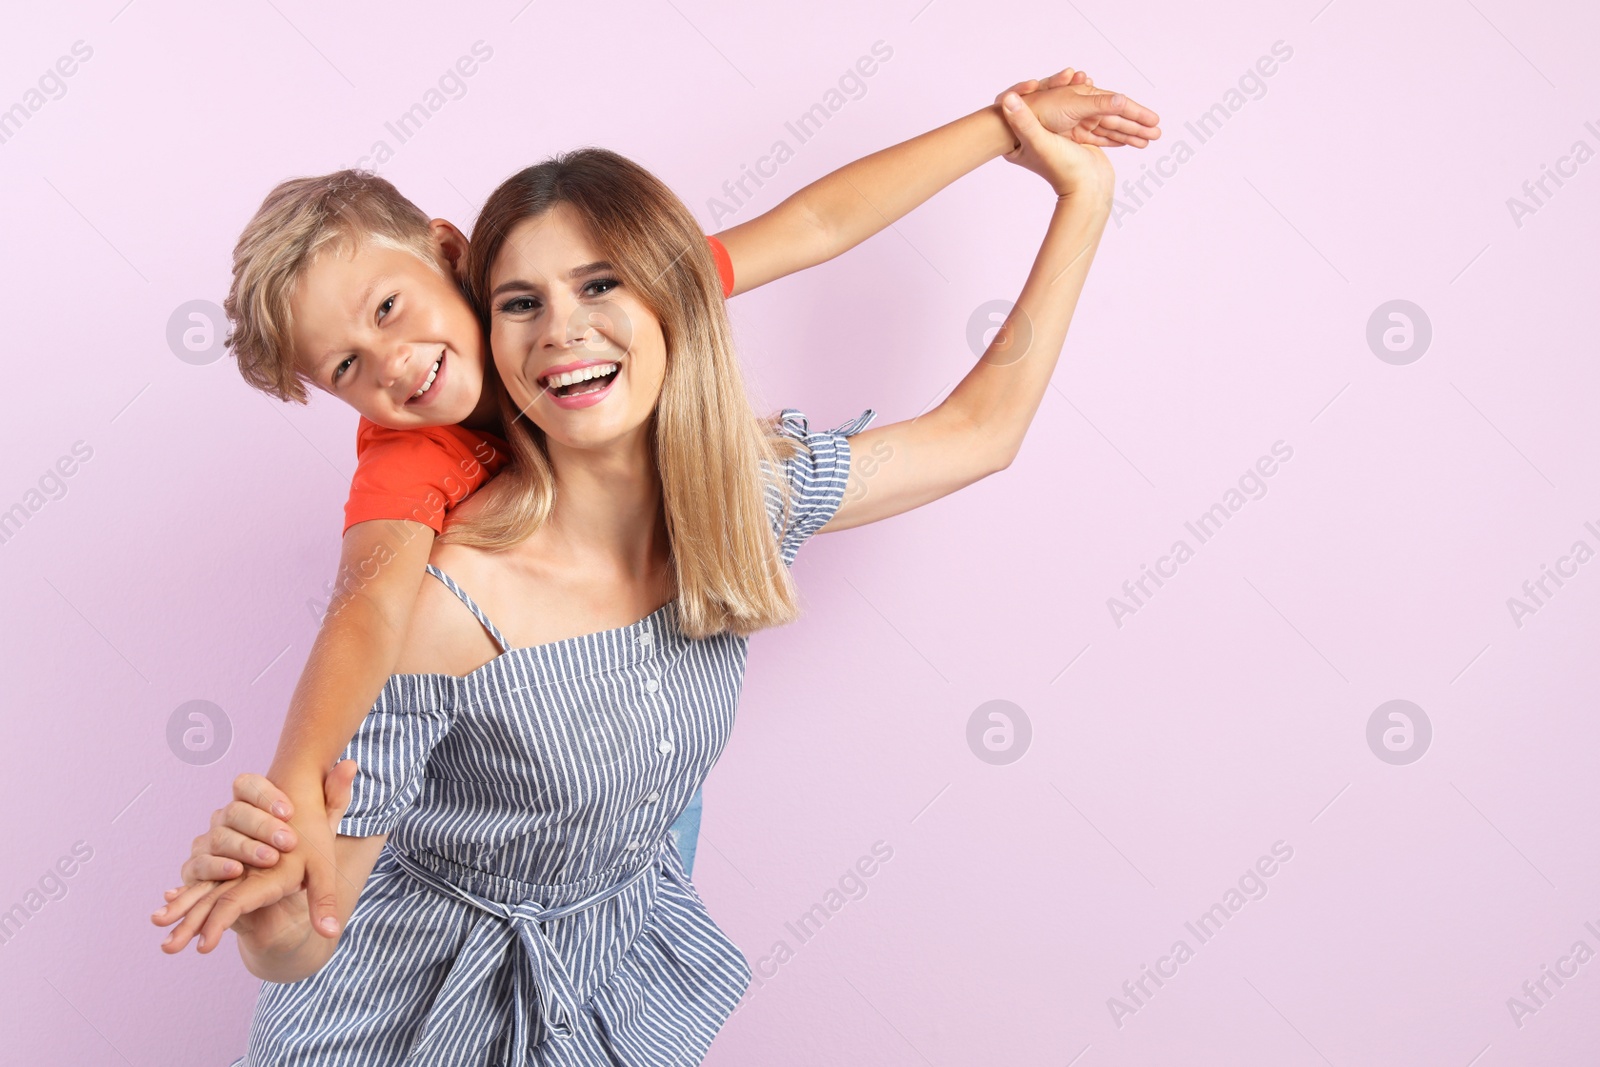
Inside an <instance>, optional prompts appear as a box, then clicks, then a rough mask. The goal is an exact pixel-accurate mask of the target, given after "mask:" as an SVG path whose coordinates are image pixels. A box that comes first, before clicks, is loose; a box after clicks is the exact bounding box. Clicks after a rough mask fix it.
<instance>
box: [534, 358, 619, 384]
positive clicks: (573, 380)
mask: <svg viewBox="0 0 1600 1067" xmlns="http://www.w3.org/2000/svg"><path fill="white" fill-rule="evenodd" d="M620 369H621V367H620V366H619V365H618V364H616V363H596V364H595V365H594V366H592V367H579V368H578V369H577V370H569V371H567V372H566V373H565V374H552V375H550V377H548V378H546V379H545V382H544V384H545V388H546V389H560V388H561V387H562V386H566V385H577V384H578V383H579V382H586V381H588V380H589V379H590V378H599V377H602V376H603V375H607V374H612V373H615V372H616V371H618V370H620Z"/></svg>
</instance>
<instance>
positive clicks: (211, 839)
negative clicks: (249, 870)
mask: <svg viewBox="0 0 1600 1067" xmlns="http://www.w3.org/2000/svg"><path fill="white" fill-rule="evenodd" d="M279 858H280V853H279V852H278V850H277V849H275V848H272V847H270V846H268V845H263V844H262V843H261V842H259V841H257V840H255V839H254V838H251V837H246V836H245V835H244V834H241V833H240V832H239V831H237V830H235V829H233V828H232V827H230V826H228V825H226V824H219V825H217V826H213V827H212V828H211V829H210V830H209V831H207V832H206V833H204V834H202V835H200V836H199V837H197V838H195V839H194V845H193V846H192V848H191V850H190V854H189V859H188V860H187V861H185V863H184V865H183V867H182V869H181V871H180V874H181V875H182V877H183V880H184V881H185V882H188V883H193V882H199V881H207V880H209V881H215V882H220V881H223V880H224V879H228V878H237V877H238V876H239V875H241V874H243V873H244V870H245V868H246V867H273V866H276V865H277V863H278V860H279Z"/></svg>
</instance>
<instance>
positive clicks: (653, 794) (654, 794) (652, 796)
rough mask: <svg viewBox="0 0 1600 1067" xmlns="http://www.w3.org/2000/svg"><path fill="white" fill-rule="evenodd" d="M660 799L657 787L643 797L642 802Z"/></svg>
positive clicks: (659, 791)
mask: <svg viewBox="0 0 1600 1067" xmlns="http://www.w3.org/2000/svg"><path fill="white" fill-rule="evenodd" d="M660 799H661V790H659V789H657V790H654V791H653V792H651V794H650V795H649V796H647V797H645V798H644V802H645V803H646V804H654V803H655V802H656V801H658V800H660Z"/></svg>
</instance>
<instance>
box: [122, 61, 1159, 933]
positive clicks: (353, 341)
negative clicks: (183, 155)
mask: <svg viewBox="0 0 1600 1067" xmlns="http://www.w3.org/2000/svg"><path fill="white" fill-rule="evenodd" d="M1015 88H1016V89H1017V91H1019V92H1024V93H1028V94H1029V96H1028V97H1027V99H1028V102H1029V104H1030V106H1031V107H1032V108H1033V110H1034V111H1035V113H1036V114H1037V115H1038V117H1039V119H1040V121H1041V122H1042V123H1043V125H1044V126H1045V127H1046V128H1048V129H1050V130H1052V131H1054V132H1058V133H1063V134H1069V135H1071V136H1073V137H1074V138H1075V139H1077V140H1080V141H1083V142H1085V143H1091V144H1098V145H1101V146H1113V145H1117V144H1131V145H1134V146H1136V147H1143V146H1144V144H1146V143H1147V142H1148V140H1150V139H1153V138H1155V137H1157V136H1159V130H1158V129H1156V128H1155V125H1154V124H1155V122H1156V121H1157V117H1156V116H1155V114H1154V113H1153V112H1150V111H1149V110H1148V109H1146V108H1143V107H1142V106H1140V105H1138V104H1136V103H1134V102H1132V101H1130V100H1126V99H1124V98H1119V97H1115V96H1113V95H1112V94H1108V93H1102V92H1100V91H1098V90H1095V89H1094V88H1093V82H1092V80H1091V79H1089V78H1088V77H1087V76H1085V75H1083V74H1081V73H1074V72H1073V71H1071V70H1070V69H1068V70H1065V71H1062V72H1060V73H1059V74H1057V75H1054V76H1053V77H1051V78H1050V79H1048V80H1047V81H1045V82H1044V83H1039V82H1026V83H1022V84H1020V85H1018V86H1016V87H1015ZM1015 144H1016V141H1015V138H1014V137H1013V135H1012V133H1011V131H1010V128H1009V127H1008V126H1007V124H1006V123H1005V121H1004V119H1003V118H1001V116H1000V114H999V112H998V109H997V108H986V109H984V110H981V111H978V112H975V113H973V114H972V115H969V116H966V117H965V118H962V119H958V120H957V121H955V122H952V123H949V124H948V125H946V126H943V127H940V128H939V129H936V130H934V131H932V132H930V133H927V134H924V135H922V136H920V137H917V138H914V139H912V140H910V141H907V142H904V143H903V144H900V145H896V146H894V147H891V148H888V149H885V150H884V151H882V152H878V153H875V154H874V155H871V156H868V157H866V158H865V159H862V160H859V161H857V162H856V163H853V164H850V165H849V166H847V167H844V168H842V169H841V170H839V171H836V172H834V173H833V174H831V175H829V176H827V177H825V178H823V179H822V180H820V181H818V182H816V183H814V184H812V185H810V186H808V187H806V188H805V189H803V190H801V191H800V192H799V193H797V194H795V195H794V196H792V197H790V198H789V199H788V200H786V201H784V202H783V203H782V204H780V205H779V206H778V207H776V208H774V209H773V210H772V211H769V212H768V213H766V214H765V215H762V216H760V217H759V218H756V219H752V220H751V221H749V222H747V223H744V224H741V225H739V226H736V227H734V228H732V229H730V230H728V231H725V232H724V233H722V234H720V235H718V237H714V238H709V240H710V241H711V245H712V251H713V255H714V257H715V258H716V260H717V263H718V269H719V273H720V274H721V276H722V281H723V288H724V292H725V294H726V295H728V296H732V295H736V294H737V293H740V292H743V291H746V290H748V289H752V288H755V287H757V286H759V285H763V284H765V283H766V282H768V281H771V280H773V279H775V278H779V277H782V276H784V275H786V274H789V273H793V272H794V271H797V270H801V269H804V268H806V267H809V266H813V265H815V264H817V263H821V262H824V261H826V260H828V259H831V258H832V257H833V256H835V255H838V254H839V253H840V252H843V251H845V250H847V249H849V248H851V247H853V246H854V245H856V244H858V243H860V242H861V241H862V240H864V239H866V238H867V237H869V236H871V235H872V234H874V233H876V232H878V231H879V230H880V229H882V228H883V227H884V226H886V225H889V224H890V223H892V222H893V221H895V220H896V219H898V218H900V217H901V216H902V215H904V214H905V213H906V212H908V211H910V210H911V209H912V208H914V207H915V206H917V205H918V204H920V203H921V202H922V201H924V200H926V199H927V198H928V197H929V196H931V195H932V194H933V193H935V192H937V191H938V190H939V189H941V188H943V187H944V186H945V185H947V184H949V183H950V182H951V181H954V180H955V179H956V178H958V177H960V176H961V175H963V174H965V173H966V172H967V171H969V170H971V169H973V168H975V167H976V166H978V165H979V164H981V163H983V162H985V161H987V160H988V159H991V158H993V157H994V156H996V155H1001V154H1007V153H1009V152H1010V151H1011V150H1012V149H1013V148H1014V147H1015ZM466 250H467V239H466V238H465V237H464V236H463V235H462V234H461V232H460V231H459V230H458V229H456V228H455V227H454V226H452V225H451V224H450V223H448V222H445V221H443V220H439V219H435V220H431V221H430V220H428V219H427V218H426V217H425V216H424V215H422V213H421V212H420V211H419V210H418V209H417V208H416V207H415V206H414V205H412V204H411V203H410V202H409V201H407V200H405V199H404V198H403V197H401V196H400V194H399V193H398V191H396V190H395V189H394V187H393V186H392V185H390V184H389V183H388V182H386V181H384V180H383V179H381V178H376V177H374V176H371V175H361V174H356V173H353V172H340V173H339V174H335V175H329V176H325V177H322V178H309V179H296V180H294V181H290V182H285V183H283V184H281V185H280V186H278V187H277V188H276V189H274V190H273V192H272V193H271V194H270V195H269V196H268V198H267V200H266V201H265V203H263V205H262V207H261V209H260V210H259V211H258V212H257V214H256V216H255V218H253V219H252V220H251V222H250V224H249V226H248V227H247V228H246V230H245V232H244V234H243V235H242V236H241V238H240V240H239V244H238V246H237V248H236V249H235V254H234V284H233V288H232V290H231V291H230V293H229V295H228V298H227V301H226V304H225V308H226V311H227V313H228V315H229V318H230V319H231V320H232V321H233V322H234V324H235V329H234V332H233V334H232V336H231V337H230V339H229V345H230V347H232V348H233V349H234V352H235V356H236V358H237V360H238V364H239V369H240V372H241V373H242V374H243V375H244V377H245V379H246V380H247V381H248V382H249V383H250V384H251V385H253V386H255V387H256V388H258V389H261V390H263V391H264V392H267V393H269V394H270V395H273V396H275V397H278V398H279V399H283V400H298V401H302V402H303V401H304V399H305V397H306V388H305V383H306V382H308V381H309V382H311V383H313V384H314V385H316V386H317V387H319V388H322V389H324V390H325V391H327V392H330V393H332V394H334V395H335V396H337V397H339V398H340V399H342V400H344V401H345V402H346V403H348V404H350V405H351V406H352V407H354V408H355V409H356V410H357V411H358V412H360V413H361V415H362V419H361V423H360V428H359V430H358V434H357V453H358V466H357V471H356V475H355V477H354V479H353V482H352V486H351V494H350V498H349V501H348V503H347V504H346V508H345V535H344V543H343V549H342V551H341V557H340V567H339V577H338V580H337V582H336V586H335V589H334V590H333V598H332V602H331V603H330V606H329V610H328V614H327V617H326V618H325V620H324V623H323V627H322V630H321V632H320V633H319V634H318V637H317V640H316V643H315V644H314V646H313V648H312V651H311V655H310V657H309V659H308V661H307V663H306V667H305V670H304V672H303V673H302V676H301V679H300V682H299V684H298V685H297V687H296V689H295V693H294V696H293V698H292V700H291V704H290V708H289V712H288V716H287V718H286V721H285V724H284V728H283V735H282V738H281V740H280V744H279V748H278V752H277V755H276V758H275V759H274V761H273V765H272V767H271V768H270V770H269V771H268V776H267V777H268V779H270V781H266V780H262V779H260V778H259V777H257V776H241V777H240V778H239V779H238V780H236V782H235V796H236V798H237V801H238V803H236V804H234V805H231V806H230V808H229V809H228V813H227V817H226V818H225V819H223V820H214V822H219V825H216V826H214V828H213V830H212V831H211V832H210V833H208V834H206V835H203V836H202V837H201V838H198V839H196V842H195V848H194V851H195V855H194V857H193V858H192V859H191V861H190V862H189V863H188V864H185V878H186V880H193V881H194V882H195V884H193V885H190V886H188V887H186V888H185V889H183V890H174V891H171V892H169V894H168V897H169V900H170V903H169V904H168V905H167V906H166V907H163V908H162V909H160V910H159V911H158V912H156V913H155V915H154V916H152V919H153V921H155V922H156V923H157V924H158V925H168V924H170V923H172V922H174V921H176V920H177V919H178V918H180V917H184V916H185V913H190V914H189V915H188V916H187V917H186V918H185V921H184V922H183V923H182V924H181V925H180V926H179V927H178V928H177V929H176V930H174V931H173V934H172V935H171V936H170V937H169V938H168V940H167V942H166V943H165V944H164V945H163V950H164V951H167V952H169V953H170V952H178V951H181V950H182V948H183V946H184V945H185V944H186V943H187V941H188V939H189V937H191V936H193V933H194V931H195V929H196V928H197V927H198V926H199V924H200V923H202V922H204V923H205V934H204V936H202V938H201V944H200V951H202V952H206V951H210V949H211V948H213V947H215V945H216V942H217V940H219V939H220V936H221V932H222V930H223V929H226V928H227V926H228V925H230V924H231V923H232V921H233V920H234V918H236V917H237V916H238V915H239V914H240V913H241V912H247V911H249V910H250V909H251V907H252V906H253V904H252V901H258V900H262V899H278V898H281V897H282V896H284V895H285V893H287V892H292V891H295V890H297V889H299V888H300V887H301V886H302V885H303V886H304V888H305V890H306V893H307V905H308V908H309V911H310V914H311V919H312V925H313V928H315V929H316V930H317V931H318V932H319V933H321V934H323V935H324V936H327V937H337V936H338V934H339V929H338V923H337V920H336V919H335V917H334V906H335V886H334V879H335V877H336V874H335V871H334V867H333V861H332V855H333V831H332V829H331V828H330V825H329V822H328V821H327V813H328V811H329V810H330V807H332V805H329V804H328V803H327V802H326V798H325V796H324V792H323V791H324V776H325V775H327V774H328V773H329V772H328V768H330V767H331V766H333V765H334V762H335V761H336V760H337V759H338V757H339V755H340V754H341V752H342V750H343V748H344V747H345V746H346V745H347V744H348V743H349V741H350V739H351V737H352V736H353V735H354V733H355V731H356V728H357V727H358V726H359V725H360V723H361V721H362V719H363V717H364V716H365V715H366V714H367V712H368V710H369V709H370V708H371V706H372V704H373V702H374V701H375V700H376V698H377V695H378V693H379V691H380V690H381V689H382V688H383V685H384V683H385V682H386V680H387V679H388V676H389V675H390V673H392V670H393V667H394V664H395V662H396V660H397V658H398V654H399V647H400V642H401V639H402V637H403V636H404V634H405V631H406V627H407V624H408V621H409V616H410V611H411V605H412V603H413V601H414V600H415V598H416V595H417V591H418V589H419V586H420V583H421V581H422V577H423V573H424V566H425V564H426V563H427V561H428V558H429V554H430V552H431V550H432V547H433V540H434V536H435V535H436V534H438V533H440V532H442V530H443V528H444V523H445V518H446V514H447V513H448V511H449V510H450V509H451V508H452V507H453V506H454V505H455V504H457V503H459V502H460V501H461V500H462V499H464V498H465V497H466V496H468V495H469V494H470V493H471V492H473V491H474V490H476V489H477V488H478V487H479V486H481V485H482V484H483V483H484V482H486V481H487V480H488V479H489V478H490V477H492V476H493V475H494V474H495V473H496V472H497V471H498V470H499V469H500V467H501V466H503V465H504V463H505V462H506V459H507V458H508V452H507V449H506V446H505V443H504V442H503V441H501V440H500V439H499V438H498V437H496V436H495V435H494V433H493V432H491V431H492V430H493V429H494V427H495V423H496V419H495V415H494V412H493V410H492V409H493V401H492V399H491V397H492V394H491V392H490V391H487V390H485V389H484V388H483V385H484V375H485V373H486V367H487V366H488V365H489V360H488V359H487V353H486V351H485V348H486V340H485V338H484V337H483V333H482V329H481V326H480V324H479V322H478V320H477V317H476V316H475V315H474V313H473V310H472V308H471V307H470V305H469V304H468V302H467V300H466V297H465V296H464V295H463V293H462V291H461V289H460V287H459V285H458V284H457V281H456V277H457V274H458V272H459V271H460V270H462V269H463V268H464V265H465V258H466ZM696 799H698V798H696ZM269 813H270V814H269ZM685 814H686V816H690V817H691V819H690V822H691V824H697V823H698V812H697V810H696V809H695V806H694V804H693V803H692V804H691V809H690V811H689V812H686V813H685ZM273 816H276V817H277V818H274V817H273ZM280 820H283V821H280ZM285 821H286V822H287V825H286V824H285ZM692 834H693V825H691V826H689V827H683V826H682V825H681V823H680V825H679V826H675V827H674V837H675V838H676V839H677V840H678V842H679V846H680V849H681V850H682V851H684V852H685V853H689V848H688V847H685V844H684V837H689V838H690V840H691V842H692ZM267 841H271V842H272V843H273V845H275V846H276V848H277V849H278V850H280V851H279V852H278V854H276V855H274V854H273V851H272V849H271V848H270V847H268V846H267V845H266V844H265V842H267ZM690 847H692V845H691V846H690ZM236 859H237V860H242V861H244V863H246V864H250V865H253V866H256V867H258V868H264V869H258V870H253V871H249V872H248V873H247V875H246V876H245V877H243V878H239V879H237V880H236V881H235V882H234V883H233V884H231V885H228V886H222V887H216V888H213V886H212V885H211V884H210V880H213V879H217V880H220V879H224V878H234V877H235V876H236V875H238V874H239V872H240V871H241V870H242V869H243V868H242V867H241V865H240V864H238V863H236V862H234V861H235V860H236ZM691 863H692V853H691V854H687V855H686V856H685V864H684V865H685V868H686V869H687V868H688V867H689V865H690V864H691ZM252 883H253V884H252ZM202 897H204V900H202ZM197 903H198V904H200V906H199V907H194V906H195V905H196V904H197ZM191 908H192V909H193V911H192V913H191ZM208 915H209V916H210V918H209V919H208Z"/></svg>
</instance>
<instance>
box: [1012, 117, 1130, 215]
mask: <svg viewBox="0 0 1600 1067" xmlns="http://www.w3.org/2000/svg"><path fill="white" fill-rule="evenodd" d="M1118 99H1120V98H1118ZM1000 113H1001V114H1002V115H1004V116H1005V120H1006V122H1007V123H1009V124H1010V126H1011V132H1012V133H1013V134H1015V135H1016V138H1017V142H1018V146H1017V148H1016V149H1015V150H1014V151H1011V152H1008V153H1006V159H1007V160H1009V161H1011V162H1012V163H1016V164H1018V165H1019V166H1023V167H1026V168H1028V169H1029V170H1031V171H1033V172H1034V173H1035V174H1038V175H1040V176H1041V177H1043V178H1044V179H1045V181H1047V182H1049V183H1050V185H1051V187H1052V188H1053V189H1055V191H1056V195H1057V196H1062V197H1065V196H1072V197H1074V198H1076V197H1078V196H1084V197H1090V198H1093V199H1095V200H1104V201H1105V202H1107V203H1109V202H1110V200H1111V195H1112V190H1113V188H1114V185H1115V182H1116V173H1115V172H1114V171H1113V170H1112V168H1111V161H1110V160H1109V159H1107V158H1106V154H1105V152H1103V151H1101V150H1100V148H1099V146H1097V145H1086V144H1079V143H1077V142H1076V141H1073V140H1072V139H1071V138H1070V137H1066V136H1063V135H1061V134H1057V133H1051V132H1050V131H1049V130H1047V129H1045V127H1044V126H1043V125H1042V124H1041V123H1040V122H1039V119H1038V116H1036V115H1035V114H1034V113H1033V112H1032V111H1031V110H1030V109H1029V108H1028V106H1027V105H1026V104H1024V103H1023V98H1022V97H1021V96H1018V95H1017V94H1016V93H1014V92H1009V91H1008V92H1005V93H1002V94H1001V97H1000Z"/></svg>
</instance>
